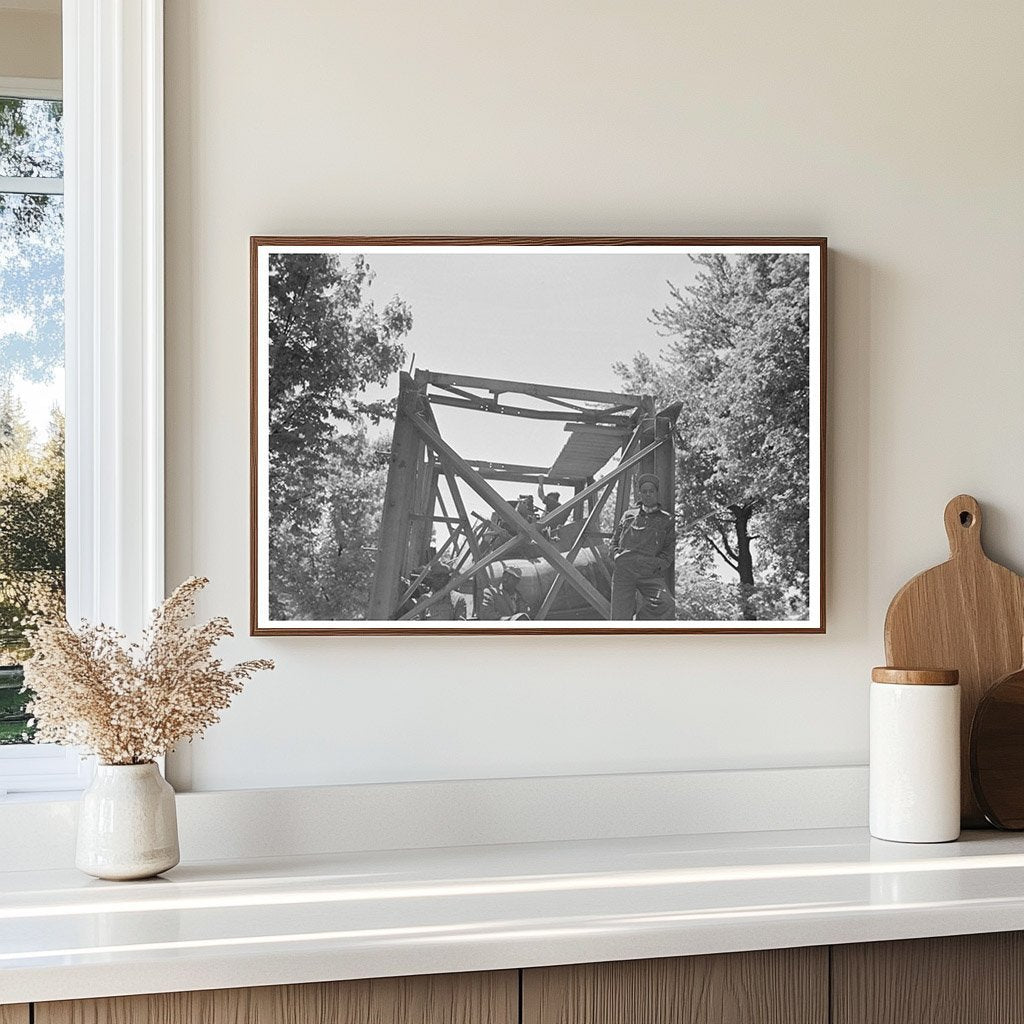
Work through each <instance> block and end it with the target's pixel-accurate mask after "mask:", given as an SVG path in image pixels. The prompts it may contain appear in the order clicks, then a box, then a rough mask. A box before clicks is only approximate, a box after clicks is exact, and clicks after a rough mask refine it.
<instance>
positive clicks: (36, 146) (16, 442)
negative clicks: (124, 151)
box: [0, 81, 80, 788]
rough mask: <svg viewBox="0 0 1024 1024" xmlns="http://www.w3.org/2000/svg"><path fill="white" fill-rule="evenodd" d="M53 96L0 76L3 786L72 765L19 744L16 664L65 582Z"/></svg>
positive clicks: (64, 757)
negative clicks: (35, 620)
mask: <svg viewBox="0 0 1024 1024" xmlns="http://www.w3.org/2000/svg"><path fill="white" fill-rule="evenodd" d="M12 86H13V87H12ZM55 94H56V95H55ZM57 96H59V83H56V84H55V83H38V82H34V83H24V84H19V83H6V82H3V81H0V772H2V774H3V776H4V783H3V784H4V785H5V786H8V787H12V788H13V787H14V786H15V785H16V786H17V787H18V788H30V787H28V786H26V785H25V778H24V776H25V775H26V774H27V775H30V776H33V777H35V778H38V777H39V775H40V769H41V768H43V767H44V766H45V768H46V769H47V774H50V773H51V772H52V771H53V770H54V769H55V768H57V769H58V774H59V775H62V776H64V784H69V785H74V784H75V783H76V781H77V779H78V776H79V774H80V773H79V772H78V770H77V768H76V766H75V765H74V763H73V760H72V758H71V757H70V756H69V755H68V754H67V753H65V752H63V751H60V750H59V749H57V748H55V747H50V746H41V747H26V746H25V744H26V742H30V741H31V738H32V726H31V721H30V719H29V716H28V714H27V712H26V710H25V703H26V701H27V700H28V699H29V697H28V695H27V694H25V693H23V692H22V671H21V667H20V662H21V661H22V660H23V659H24V658H25V657H26V656H27V655H28V654H29V653H30V639H29V637H28V636H27V635H26V631H25V618H26V615H27V614H28V613H29V611H30V609H31V608H32V607H33V606H36V605H38V604H39V603H40V602H41V601H46V602H48V603H55V604H56V605H57V606H60V605H62V604H63V601H64V588H65V527H64V515H65V512H64V178H63V175H64V156H63V154H64V140H63V103H62V101H61V100H60V99H59V98H57ZM59 769H63V771H60V770H59ZM16 780H17V781H16ZM47 785H49V783H47Z"/></svg>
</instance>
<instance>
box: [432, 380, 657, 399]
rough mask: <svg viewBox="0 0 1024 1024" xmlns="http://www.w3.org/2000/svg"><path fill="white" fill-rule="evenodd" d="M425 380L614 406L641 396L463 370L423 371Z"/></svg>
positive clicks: (443, 384)
mask: <svg viewBox="0 0 1024 1024" xmlns="http://www.w3.org/2000/svg"><path fill="white" fill-rule="evenodd" d="M423 379H425V380H428V381H429V382H430V383H431V384H437V385H438V386H439V387H451V386H460V385H461V386H462V387H464V388H480V389H482V390H484V391H496V392H498V393H499V394H505V393H507V394H513V395H530V396H531V397H533V398H542V399H543V398H548V397H551V398H575V399H576V400H577V401H579V402H608V403H610V404H612V405H627V406H631V407H636V406H639V405H640V404H641V402H642V401H643V399H642V396H640V395H622V394H619V393H618V392H617V391H589V390H587V389H586V388H565V387H560V386H559V385H557V384H528V383H525V382H524V381H519V380H495V379H494V378H492V377H467V376H465V375H464V374H460V373H429V372H424V373H423Z"/></svg>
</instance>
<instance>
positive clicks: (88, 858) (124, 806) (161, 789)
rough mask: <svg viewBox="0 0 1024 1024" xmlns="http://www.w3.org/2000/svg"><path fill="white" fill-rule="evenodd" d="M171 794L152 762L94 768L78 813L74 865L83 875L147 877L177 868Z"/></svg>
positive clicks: (114, 877) (172, 794) (175, 834)
mask: <svg viewBox="0 0 1024 1024" xmlns="http://www.w3.org/2000/svg"><path fill="white" fill-rule="evenodd" d="M179 859H180V857H179V852H178V816H177V813H176V810H175V806H174V790H173V789H172V788H171V786H170V784H169V783H167V782H166V781H165V779H164V777H163V776H162V775H161V774H160V769H159V768H157V766H156V765H155V764H154V763H153V762H152V761H151V762H149V763H148V764H98V765H97V766H96V774H95V776H94V777H93V781H92V784H91V785H90V786H89V788H88V789H87V790H86V791H85V792H84V793H83V794H82V800H81V803H80V805H79V811H78V847H77V850H76V852H75V866H76V867H77V868H78V869H79V870H80V871H84V872H85V873H86V874H87V875H93V876H94V877H96V878H109V879H112V880H115V881H125V880H127V879H131V878H150V877H152V876H153V875H158V874H160V872H161V871H167V870H169V869H170V868H173V867H174V865H175V864H177V863H178V860H179Z"/></svg>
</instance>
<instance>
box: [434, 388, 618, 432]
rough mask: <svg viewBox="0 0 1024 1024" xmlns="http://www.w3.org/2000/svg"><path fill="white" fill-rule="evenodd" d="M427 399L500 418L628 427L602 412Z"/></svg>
mask: <svg viewBox="0 0 1024 1024" xmlns="http://www.w3.org/2000/svg"><path fill="white" fill-rule="evenodd" d="M427 398H428V400H429V401H430V403H431V404H432V405H447V406H450V407H451V408H453V409H469V410H472V411H475V412H494V413H498V415H500V416H516V417H519V418H521V419H527V420H555V421H557V422H562V423H565V422H570V421H573V420H584V421H586V422H587V423H614V424H617V425H619V426H622V427H627V428H628V427H629V419H628V418H627V417H625V416H613V415H611V414H609V413H603V412H548V411H547V410H546V409H526V408H523V407H522V406H519V405H498V404H494V403H492V402H488V401H487V400H486V399H483V398H481V399H480V401H478V402H469V401H463V400H462V399H461V398H448V397H447V395H428V396H427Z"/></svg>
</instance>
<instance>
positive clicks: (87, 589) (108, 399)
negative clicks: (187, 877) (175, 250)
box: [0, 0, 164, 794]
mask: <svg viewBox="0 0 1024 1024" xmlns="http://www.w3.org/2000/svg"><path fill="white" fill-rule="evenodd" d="M63 47H64V66H63V73H64V78H63V83H62V92H63V100H64V182H65V187H64V197H65V198H64V209H65V214H64V230H65V285H64V287H65V367H66V375H65V376H66V380H67V401H66V411H65V418H66V427H67V445H66V467H67V468H66V487H67V604H68V617H69V618H70V619H71V621H76V620H77V619H79V618H88V619H90V620H92V621H98V622H106V623H109V624H112V625H116V626H117V627H118V628H119V629H121V630H123V631H124V632H126V633H129V634H132V635H137V634H138V633H139V632H140V631H141V629H142V626H143V623H144V622H145V620H146V616H147V614H148V612H149V610H150V609H152V608H153V607H155V606H156V604H157V603H159V601H160V600H161V598H162V597H163V592H164V509H163V500H164V399H163V383H164V374H163V359H164V356H163V346H164V342H163V330H164V324H163V320H164V309H163V288H164V285H163V274H164V253H163V242H164V239H163V234H164V233H163V0H101V2H97V0H63ZM6 81H7V82H9V83H10V82H12V80H10V79H7V80H6ZM19 81H20V82H21V83H22V86H23V88H27V87H28V86H26V85H25V82H26V80H19ZM28 81H31V80H28ZM36 84H37V85H39V86H42V87H44V88H50V89H51V90H52V89H53V88H54V83H52V82H51V83H45V82H42V81H37V83H36ZM60 92H61V83H57V95H58V96H59V95H60ZM8 95H13V93H8ZM40 98H54V96H53V93H52V92H51V94H50V96H48V97H40ZM91 773H92V764H91V762H88V761H83V760H82V759H81V758H80V757H79V756H78V754H77V752H75V751H67V750H63V749H61V748H59V747H46V746H38V747H35V748H32V747H26V746H15V747H9V748H6V751H2V752H0V794H2V791H3V790H7V791H8V792H11V793H16V792H22V793H23V792H34V793H52V792H66V791H68V790H72V789H81V788H82V787H84V786H85V785H86V784H87V783H88V779H89V778H90V777H91Z"/></svg>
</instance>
